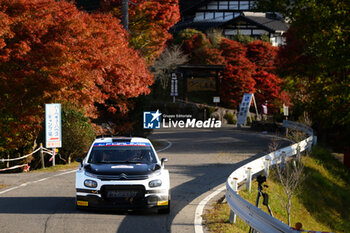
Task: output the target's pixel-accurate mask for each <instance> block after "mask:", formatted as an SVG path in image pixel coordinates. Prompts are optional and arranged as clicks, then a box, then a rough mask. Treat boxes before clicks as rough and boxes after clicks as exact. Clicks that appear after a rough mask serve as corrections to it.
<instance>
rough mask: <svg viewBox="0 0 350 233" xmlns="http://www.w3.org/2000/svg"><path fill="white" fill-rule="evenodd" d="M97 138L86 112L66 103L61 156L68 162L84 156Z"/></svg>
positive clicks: (63, 112)
mask: <svg viewBox="0 0 350 233" xmlns="http://www.w3.org/2000/svg"><path fill="white" fill-rule="evenodd" d="M94 138H95V133H94V130H93V128H92V126H91V124H90V122H89V120H88V118H86V117H85V116H84V114H83V113H82V112H81V111H79V110H76V109H75V108H73V107H71V106H69V105H64V106H63V108H62V144H63V145H62V149H60V152H59V153H60V154H61V156H62V157H63V158H64V159H65V160H66V161H67V162H68V163H70V161H71V160H72V159H75V158H78V157H83V156H84V154H86V152H87V151H88V149H89V147H90V145H91V143H92V141H93V140H94Z"/></svg>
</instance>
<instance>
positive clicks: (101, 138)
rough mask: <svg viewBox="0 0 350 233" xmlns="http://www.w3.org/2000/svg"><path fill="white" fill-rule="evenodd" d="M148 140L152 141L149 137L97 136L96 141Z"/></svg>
mask: <svg viewBox="0 0 350 233" xmlns="http://www.w3.org/2000/svg"><path fill="white" fill-rule="evenodd" d="M115 141H119V142H147V143H150V141H149V140H148V139H147V138H141V137H99V138H96V139H95V141H94V143H96V142H115Z"/></svg>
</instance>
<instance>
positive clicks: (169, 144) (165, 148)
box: [157, 140, 173, 153]
mask: <svg viewBox="0 0 350 233" xmlns="http://www.w3.org/2000/svg"><path fill="white" fill-rule="evenodd" d="M165 141H166V142H167V143H168V145H167V146H166V147H164V148H163V149H160V150H157V153H159V152H162V151H165V150H167V149H169V148H170V147H172V145H173V143H171V142H170V141H169V140H165Z"/></svg>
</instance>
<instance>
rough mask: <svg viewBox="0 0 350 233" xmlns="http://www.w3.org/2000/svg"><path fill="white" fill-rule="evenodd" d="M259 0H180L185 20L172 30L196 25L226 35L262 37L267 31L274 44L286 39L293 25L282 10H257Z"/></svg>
mask: <svg viewBox="0 0 350 233" xmlns="http://www.w3.org/2000/svg"><path fill="white" fill-rule="evenodd" d="M256 2H257V1H253V0H248V1H242V0H226V1H210V0H209V1H208V0H180V12H181V21H180V22H178V23H177V24H176V25H175V26H174V27H172V29H171V31H172V32H173V33H176V32H179V31H181V30H183V29H185V28H194V29H197V30H200V31H202V32H206V31H208V30H210V29H221V30H222V31H223V35H224V36H225V37H227V38H232V37H233V36H234V35H247V36H252V37H261V36H262V35H266V36H268V37H269V38H270V40H271V43H272V44H273V45H274V46H279V45H282V44H283V43H284V39H283V33H284V32H286V31H287V30H288V28H289V24H288V23H286V22H285V20H284V19H283V18H282V16H281V15H280V14H278V13H270V12H268V13H261V12H253V11H254V7H255V4H256Z"/></svg>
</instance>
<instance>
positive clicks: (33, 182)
mask: <svg viewBox="0 0 350 233" xmlns="http://www.w3.org/2000/svg"><path fill="white" fill-rule="evenodd" d="M76 171H77V170H76V169H74V170H69V171H66V172H63V173H59V174H56V175H53V176H49V177H46V178H43V179H40V180H34V181H29V182H27V183H23V184H20V185H17V186H15V187H12V188H8V189H5V190H2V191H0V195H1V194H4V193H7V192H10V191H12V190H14V189H18V188H20V187H25V186H27V185H30V184H35V183H39V182H42V181H45V180H48V179H50V178H52V177H57V176H63V175H66V174H69V173H72V172H76Z"/></svg>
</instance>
